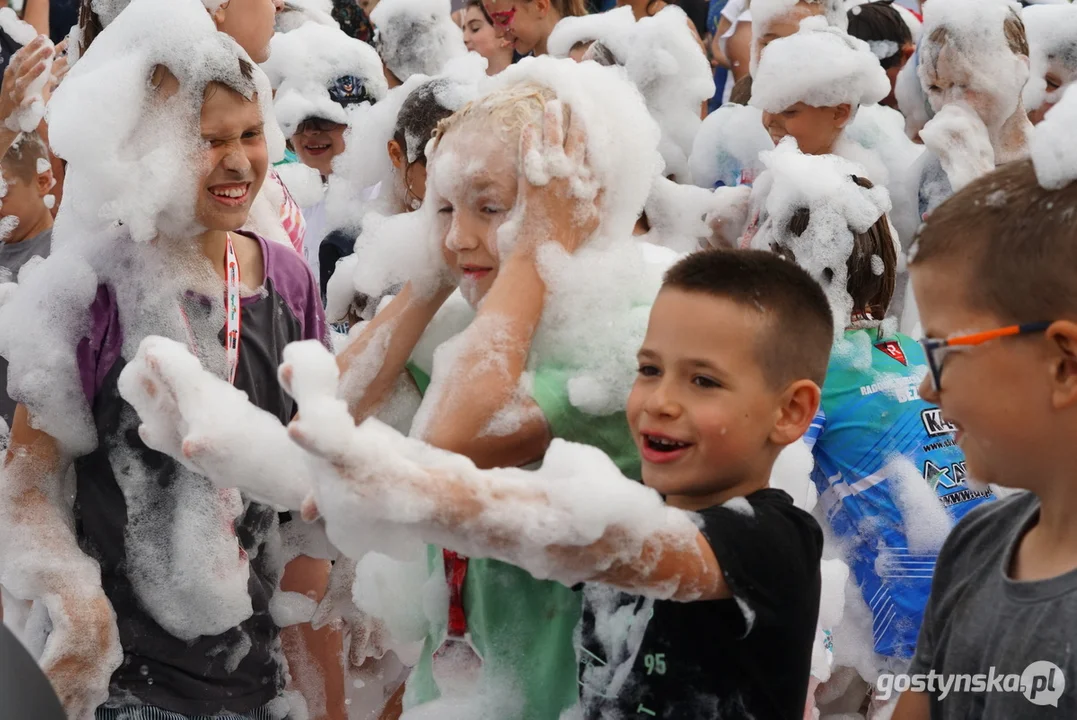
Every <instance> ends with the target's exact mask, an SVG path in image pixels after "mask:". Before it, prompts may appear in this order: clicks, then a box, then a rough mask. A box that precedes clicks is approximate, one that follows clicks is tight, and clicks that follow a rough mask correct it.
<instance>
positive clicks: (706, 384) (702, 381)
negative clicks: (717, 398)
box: [692, 375, 722, 390]
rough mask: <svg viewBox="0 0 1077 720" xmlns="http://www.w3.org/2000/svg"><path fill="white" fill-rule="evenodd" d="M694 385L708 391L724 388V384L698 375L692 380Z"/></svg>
mask: <svg viewBox="0 0 1077 720" xmlns="http://www.w3.org/2000/svg"><path fill="white" fill-rule="evenodd" d="M692 384H693V385H696V386H698V387H701V388H704V389H706V390H713V389H715V388H720V387H722V383H720V382H718V381H717V380H715V379H714V378H712V377H707V376H706V375H696V376H695V377H693V378H692Z"/></svg>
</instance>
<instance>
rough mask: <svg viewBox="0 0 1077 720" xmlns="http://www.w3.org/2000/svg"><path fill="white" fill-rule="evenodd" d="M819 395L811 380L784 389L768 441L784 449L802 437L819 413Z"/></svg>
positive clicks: (819, 392) (797, 382) (817, 388)
mask: <svg viewBox="0 0 1077 720" xmlns="http://www.w3.org/2000/svg"><path fill="white" fill-rule="evenodd" d="M821 395H822V392H821V391H820V390H819V386H818V385H816V384H815V383H814V382H812V381H811V380H797V381H796V382H795V383H793V384H792V385H790V386H789V387H788V388H786V390H785V392H784V393H783V394H782V397H781V404H780V406H779V408H778V419H777V421H776V422H775V423H774V428H773V429H772V430H771V431H770V441H771V442H773V443H774V444H775V445H779V446H782V447H784V446H786V445H789V444H790V443H793V442H796V441H797V440H799V439H800V438H801V437H803V435H804V433H806V432H808V427H810V426H811V421H812V420H813V419H815V414H816V413H817V412H818V411H819V398H820V397H821Z"/></svg>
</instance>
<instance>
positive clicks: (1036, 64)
mask: <svg viewBox="0 0 1077 720" xmlns="http://www.w3.org/2000/svg"><path fill="white" fill-rule="evenodd" d="M1021 20H1022V22H1024V24H1025V35H1026V37H1027V38H1028V53H1029V76H1028V84H1026V85H1025V89H1024V93H1023V95H1022V98H1023V100H1024V104H1025V109H1026V110H1029V111H1032V110H1035V109H1036V108H1038V107H1040V106H1041V105H1043V104H1044V103H1045V102H1050V103H1055V102H1058V100H1059V99H1060V98H1061V96H1062V92H1063V90H1064V87H1065V84H1067V83H1069V82H1072V81H1073V79H1074V78H1075V77H1077V6H1074V5H1070V4H1065V5H1030V6H1028V7H1026V8H1024V9H1023V10H1022V11H1021ZM1052 70H1053V71H1054V72H1057V73H1059V75H1061V77H1060V78H1059V79H1060V80H1061V81H1062V82H1063V87H1062V88H1058V89H1056V90H1049V89H1048V87H1047V80H1046V76H1047V73H1048V71H1052Z"/></svg>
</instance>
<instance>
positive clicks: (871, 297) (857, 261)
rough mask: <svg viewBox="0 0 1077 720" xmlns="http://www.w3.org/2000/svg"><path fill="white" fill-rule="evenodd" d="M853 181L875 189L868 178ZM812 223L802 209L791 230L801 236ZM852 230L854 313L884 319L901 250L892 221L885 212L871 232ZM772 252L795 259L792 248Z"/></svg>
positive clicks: (776, 248)
mask: <svg viewBox="0 0 1077 720" xmlns="http://www.w3.org/2000/svg"><path fill="white" fill-rule="evenodd" d="M852 179H853V182H854V183H856V184H857V185H858V186H859V187H862V188H865V189H867V190H870V189H871V188H873V187H874V185H872V183H871V181H870V180H868V179H867V178H862V177H857V176H856V175H853V176H852ZM810 223H811V211H810V210H809V209H808V208H806V207H800V208H797V210H796V211H795V212H794V213H793V216H792V217H791V218H790V219H789V227H788V230H789V232H790V233H792V234H793V235H795V236H796V237H800V236H801V235H803V234H804V232H805V231H806V230H807V229H808V225H809V224H810ZM850 231H851V232H852V233H853V251H852V252H851V253H849V259H848V260H847V261H846V264H845V269H846V271H847V275H846V277H848V281H847V283H846V289H847V290H848V292H849V295H850V297H852V299H853V312H854V313H863V314H867V315H869V316H870V317H871V318H873V319H875V320H881V319H882V318H883V317H884V316H885V315H886V310H887V308H889V307H890V301H891V300H892V299H893V297H894V286H895V284H896V282H897V261H898V258H897V247H896V246H895V244H894V236H893V235H892V234H891V233H890V221H889V220H888V219H887V217H886V213H883V214H882V215H881V216H880V217H879V219H878V220H876V221H875V224H873V225H872V226H871V227H870V228H868V229H867V232H862V233H858V232H855V231H852V229H851V228H850ZM771 249H772V250H774V252H776V253H778V254H780V255H784V256H785V257H786V258H788V259H790V260H793V258H792V257H791V252H790V251H789V249H788V248H782V247H779V246H774V247H772V248H771ZM876 258H878V259H877V260H876ZM827 272H829V270H828V271H827Z"/></svg>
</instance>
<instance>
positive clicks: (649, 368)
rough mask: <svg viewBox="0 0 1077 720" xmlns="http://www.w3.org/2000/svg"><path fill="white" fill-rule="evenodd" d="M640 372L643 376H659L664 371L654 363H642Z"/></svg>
mask: <svg viewBox="0 0 1077 720" xmlns="http://www.w3.org/2000/svg"><path fill="white" fill-rule="evenodd" d="M639 374H640V375H642V376H643V377H658V376H659V375H661V374H662V373H661V371H660V370H659V369H658V368H657V367H655V366H654V365H647V364H641V365H640V366H639Z"/></svg>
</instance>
